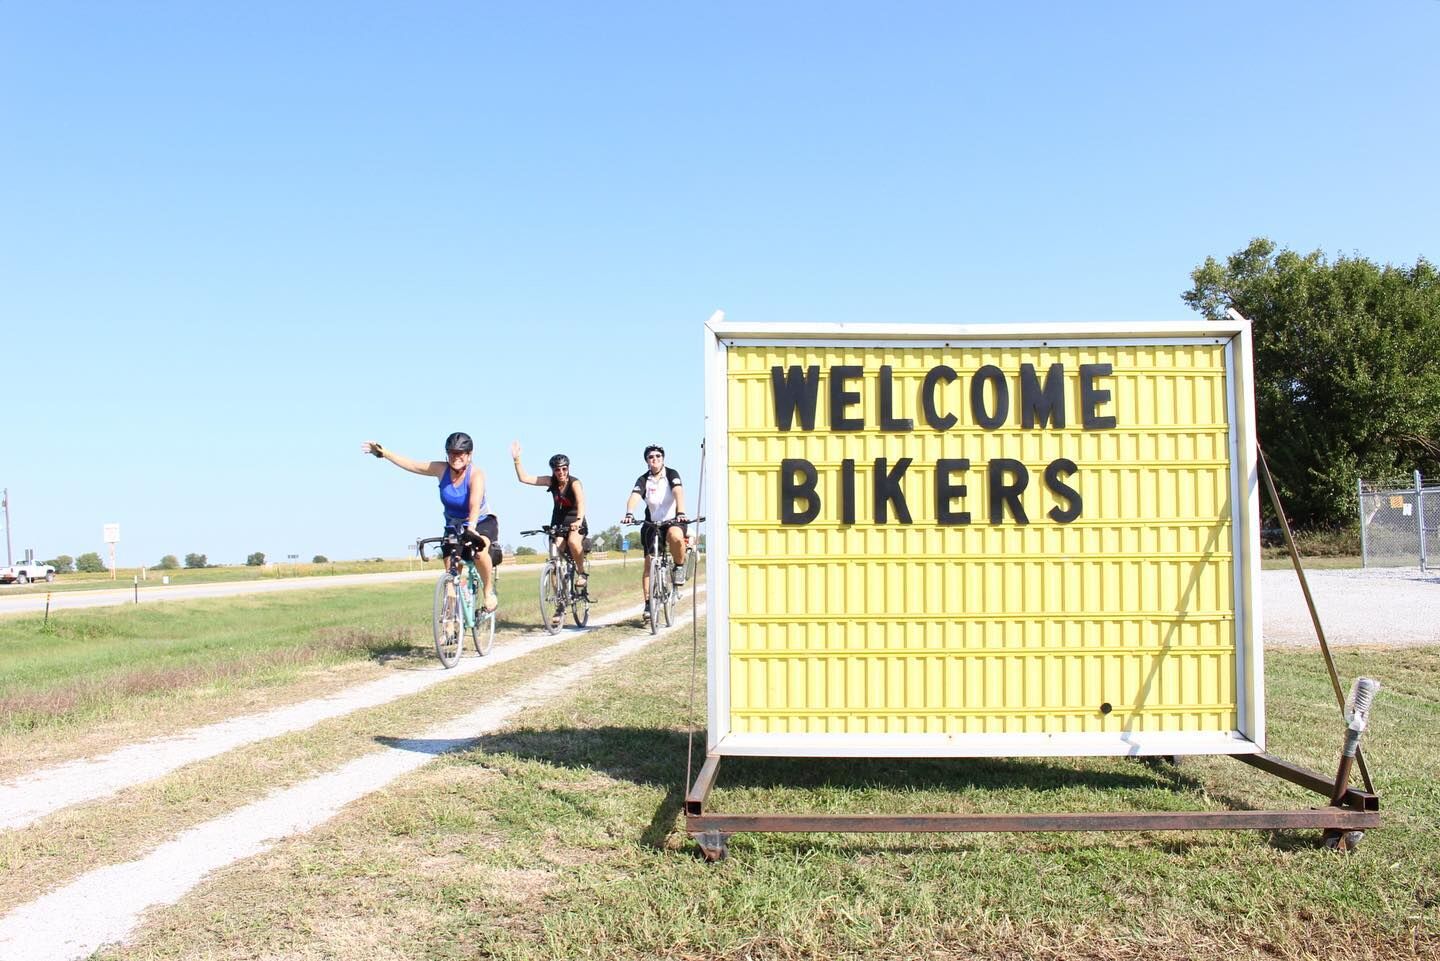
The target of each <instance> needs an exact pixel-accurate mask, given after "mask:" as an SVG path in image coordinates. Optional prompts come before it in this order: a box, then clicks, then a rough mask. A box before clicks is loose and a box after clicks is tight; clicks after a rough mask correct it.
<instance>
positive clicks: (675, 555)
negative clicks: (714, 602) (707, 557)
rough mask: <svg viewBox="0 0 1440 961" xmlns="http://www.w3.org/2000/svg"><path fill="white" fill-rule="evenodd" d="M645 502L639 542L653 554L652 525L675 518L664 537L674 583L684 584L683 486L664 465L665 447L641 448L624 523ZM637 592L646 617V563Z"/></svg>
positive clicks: (647, 601) (673, 472) (648, 589)
mask: <svg viewBox="0 0 1440 961" xmlns="http://www.w3.org/2000/svg"><path fill="white" fill-rule="evenodd" d="M642 500H643V501H644V502H645V523H644V524H642V525H641V526H640V543H641V544H642V545H643V546H644V549H645V554H646V556H647V557H648V556H649V555H651V554H653V553H654V549H653V548H652V546H651V541H652V540H654V537H655V525H656V524H659V523H661V522H662V521H668V520H677V521H680V522H681V523H679V524H676V525H674V526H672V527H668V528H666V530H665V540H666V543H667V545H668V546H669V548H670V558H671V560H673V561H674V562H675V584H676V585H677V586H678V585H681V584H684V583H685V522H686V521H688V520H689V518H687V517H686V516H685V488H684V486H683V485H682V484H681V483H680V472H679V471H677V470H675V469H673V468H670V467H666V466H665V448H663V447H661V446H660V445H659V444H651V445H650V446H649V447H647V448H645V473H643V474H641V475H640V476H639V477H638V478H637V479H636V481H635V486H634V487H633V488H631V490H630V499H629V500H627V501H626V502H625V521H624V523H626V524H633V523H635V508H636V507H637V506H639V504H640V502H641V501H642ZM640 592H641V596H642V597H644V598H645V599H646V601H645V616H646V617H647V618H648V617H649V616H650V601H649V597H650V565H649V564H641V565H640Z"/></svg>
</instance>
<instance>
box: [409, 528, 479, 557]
mask: <svg viewBox="0 0 1440 961" xmlns="http://www.w3.org/2000/svg"><path fill="white" fill-rule="evenodd" d="M463 534H464V536H465V537H466V539H467V540H472V541H476V542H478V541H479V539H480V535H479V534H477V533H475V532H474V531H472V530H470V529H469V528H468V527H467V528H466V529H465V530H464V532H463ZM445 543H449V544H450V545H451V546H452V547H457V548H458V547H459V546H460V535H457V534H446V535H445V536H443V537H424V538H421V539H420V540H418V541H416V542H415V548H416V550H418V551H419V552H420V560H421V561H422V562H423V561H428V560H430V558H428V557H426V556H425V545H426V544H445ZM441 553H442V555H443V553H444V552H443V551H442V552H441Z"/></svg>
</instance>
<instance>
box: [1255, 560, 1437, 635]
mask: <svg viewBox="0 0 1440 961" xmlns="http://www.w3.org/2000/svg"><path fill="white" fill-rule="evenodd" d="M1305 577H1306V580H1307V581H1308V582H1309V584H1310V594H1311V596H1313V597H1314V598H1315V607H1316V609H1317V610H1319V612H1320V626H1321V627H1323V628H1324V629H1325V639H1326V640H1327V641H1329V642H1330V643H1331V644H1332V645H1335V646H1337V647H1338V646H1342V645H1344V646H1355V645H1361V644H1377V645H1385V646H1387V647H1415V646H1418V645H1422V644H1440V574H1437V572H1435V571H1429V572H1426V573H1421V572H1420V570H1419V568H1413V567H1412V568H1401V569H1382V570H1376V569H1371V570H1335V571H1307V572H1306V574H1305ZM1260 601H1261V605H1262V608H1263V610H1262V620H1263V621H1264V625H1265V643H1266V644H1268V645H1271V646H1274V647H1302V646H1307V645H1316V644H1318V642H1317V641H1316V639H1315V628H1314V626H1313V625H1312V623H1311V621H1310V612H1309V610H1308V609H1307V608H1306V606H1305V596H1304V594H1303V593H1302V592H1301V590H1300V580H1299V578H1298V577H1296V575H1295V572H1294V571H1293V570H1283V571H1261V573H1260Z"/></svg>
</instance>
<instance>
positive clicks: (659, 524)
mask: <svg viewBox="0 0 1440 961" xmlns="http://www.w3.org/2000/svg"><path fill="white" fill-rule="evenodd" d="M632 516H633V515H632ZM704 520H705V517H704V516H703V515H702V516H700V517H687V518H685V519H684V520H683V521H682V520H680V519H678V518H674V519H671V520H668V521H658V522H657V521H649V522H647V521H641V520H635V521H631V522H630V523H628V524H627V523H625V521H624V519H623V518H622V519H621V521H620V526H621V527H640V526H641V525H643V524H646V523H651V524H654V525H655V526H656V527H659V528H666V527H674V526H676V525H677V524H699V523H702V522H703V521H704Z"/></svg>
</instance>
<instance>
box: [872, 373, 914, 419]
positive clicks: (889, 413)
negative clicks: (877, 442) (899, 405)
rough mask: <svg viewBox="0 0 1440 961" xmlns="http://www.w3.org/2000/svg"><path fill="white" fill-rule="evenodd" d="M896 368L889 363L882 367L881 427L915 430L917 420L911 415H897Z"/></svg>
mask: <svg viewBox="0 0 1440 961" xmlns="http://www.w3.org/2000/svg"><path fill="white" fill-rule="evenodd" d="M894 377H895V368H893V367H891V366H890V365H889V364H886V365H885V366H883V367H881V368H880V429H881V430H914V429H915V421H913V420H911V419H910V418H909V417H896V416H895V383H894Z"/></svg>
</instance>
